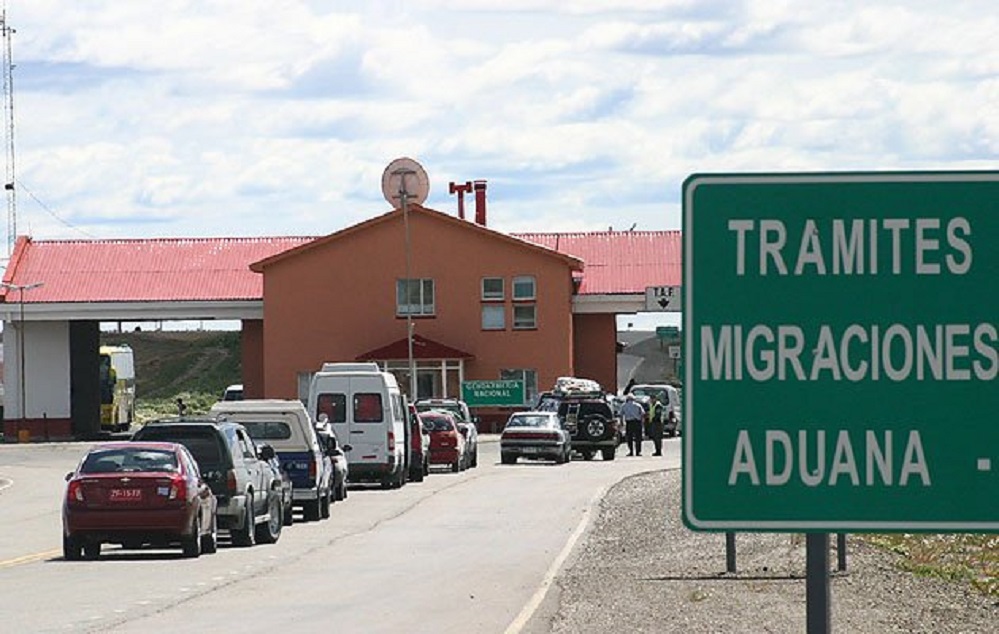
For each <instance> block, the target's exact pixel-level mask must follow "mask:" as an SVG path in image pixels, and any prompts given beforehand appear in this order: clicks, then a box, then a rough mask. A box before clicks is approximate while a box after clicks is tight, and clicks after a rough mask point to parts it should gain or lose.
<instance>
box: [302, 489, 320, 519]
mask: <svg viewBox="0 0 999 634" xmlns="http://www.w3.org/2000/svg"><path fill="white" fill-rule="evenodd" d="M320 495H321V494H320V493H318V492H317V493H316V496H317V497H316V499H314V500H309V501H307V502H305V504H303V505H302V514H303V515H304V516H305V521H306V522H316V521H319V518H320V517H321V516H322V513H320V512H319V500H320V497H319V496H320Z"/></svg>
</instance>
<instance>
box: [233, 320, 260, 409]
mask: <svg viewBox="0 0 999 634" xmlns="http://www.w3.org/2000/svg"><path fill="white" fill-rule="evenodd" d="M239 344H240V345H239V347H240V354H241V357H240V363H241V364H242V374H243V396H244V398H263V396H264V322H263V321H261V320H259V319H246V320H244V321H243V329H242V332H241V333H240V338H239Z"/></svg>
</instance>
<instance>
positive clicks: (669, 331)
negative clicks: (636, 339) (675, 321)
mask: <svg viewBox="0 0 999 634" xmlns="http://www.w3.org/2000/svg"><path fill="white" fill-rule="evenodd" d="M656 337H659V338H660V339H677V338H679V337H680V328H679V327H678V326H656Z"/></svg>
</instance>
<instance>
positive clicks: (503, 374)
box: [500, 369, 538, 406]
mask: <svg viewBox="0 0 999 634" xmlns="http://www.w3.org/2000/svg"><path fill="white" fill-rule="evenodd" d="M500 379H501V380H503V381H523V382H524V405H528V406H530V405H532V404H533V403H535V402H537V400H538V373H537V371H536V370H516V369H510V370H500Z"/></svg>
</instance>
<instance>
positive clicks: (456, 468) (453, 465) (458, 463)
mask: <svg viewBox="0 0 999 634" xmlns="http://www.w3.org/2000/svg"><path fill="white" fill-rule="evenodd" d="M459 471H461V458H458V459H457V460H455V461H454V462H452V463H451V473H458V472H459Z"/></svg>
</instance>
